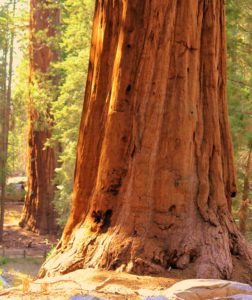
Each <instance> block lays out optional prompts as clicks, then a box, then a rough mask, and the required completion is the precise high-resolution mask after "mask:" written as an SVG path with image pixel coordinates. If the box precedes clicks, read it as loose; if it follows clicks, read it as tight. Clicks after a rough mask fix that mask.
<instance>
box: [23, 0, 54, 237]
mask: <svg viewBox="0 0 252 300" xmlns="http://www.w3.org/2000/svg"><path fill="white" fill-rule="evenodd" d="M52 4H53V3H52V2H51V1H50V2H49V1H47V0H30V86H31V87H32V85H33V83H34V80H35V78H36V75H37V74H39V75H40V74H42V79H41V80H47V79H48V80H51V79H52V78H51V77H50V75H49V69H50V66H51V63H52V62H53V61H55V60H57V51H55V49H52V48H50V47H49V46H48V45H47V44H46V43H47V41H48V40H49V42H50V39H52V38H53V37H55V34H56V25H57V24H58V19H59V10H58V8H52V7H51V5H52ZM41 33H44V34H46V37H47V39H48V40H46V41H43V39H41V37H40V36H41ZM42 36H43V34H42ZM38 80H39V79H38ZM41 83H42V82H38V86H39V85H40V84H41ZM43 85H44V83H43ZM29 105H30V107H29V136H28V192H27V195H26V198H25V204H24V209H23V214H22V218H21V221H20V226H22V227H26V228H28V229H30V230H32V231H36V232H39V233H41V234H43V233H49V232H53V231H55V213H54V210H53V205H52V200H53V196H54V186H53V183H52V179H53V176H54V169H55V164H56V158H55V151H54V149H53V148H50V147H46V148H45V142H46V141H47V139H49V138H50V137H51V124H46V122H47V121H46V120H44V119H43V117H42V118H41V116H40V115H39V112H38V111H37V110H36V103H34V99H33V98H32V93H31V95H30V104H29ZM47 114H48V116H49V117H50V107H49V106H48V107H47Z"/></svg>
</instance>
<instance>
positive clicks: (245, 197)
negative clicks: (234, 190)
mask: <svg viewBox="0 0 252 300" xmlns="http://www.w3.org/2000/svg"><path fill="white" fill-rule="evenodd" d="M251 162H252V150H251V149H250V150H249V153H248V159H247V164H246V168H245V174H244V183H243V193H242V201H241V207H240V230H241V232H242V233H243V234H245V233H246V223H247V217H248V216H247V215H248V205H249V186H250V185H249V178H250V173H251Z"/></svg>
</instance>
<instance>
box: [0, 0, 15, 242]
mask: <svg viewBox="0 0 252 300" xmlns="http://www.w3.org/2000/svg"><path fill="white" fill-rule="evenodd" d="M12 5H13V8H12V16H13V17H15V11H16V0H14V1H13V3H12ZM14 37H15V34H14V30H13V29H12V30H11V33H10V40H9V43H8V45H7V48H6V51H5V62H6V65H5V76H4V77H5V79H4V80H5V87H4V102H5V103H4V105H3V111H2V112H3V114H2V117H3V119H2V120H3V131H2V132H3V139H2V149H1V150H2V151H1V220H0V241H2V240H3V227H4V210H5V190H6V179H7V158H8V143H9V127H10V124H9V123H10V106H11V90H12V71H13V70H12V69H13V51H14ZM8 55H9V57H8V58H7V56H8Z"/></svg>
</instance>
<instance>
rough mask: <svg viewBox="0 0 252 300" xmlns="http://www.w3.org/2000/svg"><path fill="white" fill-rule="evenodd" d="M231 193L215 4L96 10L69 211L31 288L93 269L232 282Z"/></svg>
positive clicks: (238, 243) (240, 247)
mask: <svg viewBox="0 0 252 300" xmlns="http://www.w3.org/2000/svg"><path fill="white" fill-rule="evenodd" d="M235 193H236V185H235V175H234V167H233V153H232V144H231V137H230V132H229V123H228V113H227V101H226V41H225V16H224V1H223V0H217V1H206V0H205V1H195V0H188V1H175V0H174V1H173V0H171V1H161V0H154V1H150V0H149V1H148V0H146V1H142V0H128V1H118V2H114V1H108V0H107V1H97V3H96V10H95V17H94V25H93V36H92V48H91V57H90V66H89V74H88V80H87V87H86V95H85V101H84V110H83V117H82V122H81V127H80V135H79V142H78V153H77V164H76V174H75V183H74V192H73V203H72V211H71V215H70V218H69V220H68V223H67V225H66V228H65V230H64V234H63V236H62V239H61V242H60V243H59V245H58V247H57V249H56V251H55V253H54V254H53V255H52V257H51V258H49V260H48V261H47V262H46V263H45V264H44V265H43V267H42V268H41V271H40V275H39V276H40V277H43V276H45V275H48V276H50V275H53V274H56V273H67V272H70V271H72V270H75V269H77V268H83V267H101V268H106V269H118V268H120V269H121V270H126V271H128V272H134V273H138V274H145V273H159V272H161V271H162V270H163V269H167V268H169V267H172V268H181V269H183V268H186V267H188V266H189V265H190V264H191V263H192V262H194V264H193V265H194V266H195V269H196V272H197V276H198V277H212V278H214V277H216V278H220V277H221V278H230V276H231V273H232V269H233V266H232V254H233V255H243V256H245V258H246V259H247V261H248V265H249V266H250V262H251V258H252V254H251V250H249V248H248V246H247V244H246V242H245V240H244V239H243V237H242V236H241V234H240V233H239V231H238V229H237V227H236V226H235V224H234V221H233V218H232V215H231V197H232V196H234V195H235Z"/></svg>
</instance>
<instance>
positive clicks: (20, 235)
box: [0, 202, 57, 286]
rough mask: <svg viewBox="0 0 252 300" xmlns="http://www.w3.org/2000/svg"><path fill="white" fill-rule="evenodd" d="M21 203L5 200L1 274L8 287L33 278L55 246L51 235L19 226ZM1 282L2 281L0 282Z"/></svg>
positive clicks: (54, 239)
mask: <svg viewBox="0 0 252 300" xmlns="http://www.w3.org/2000/svg"><path fill="white" fill-rule="evenodd" d="M22 208H23V203H18V202H7V203H6V206H5V222H4V235H3V243H1V244H0V275H1V277H2V280H5V281H6V284H8V285H9V286H17V285H19V284H21V283H22V282H23V280H25V279H27V278H29V279H32V278H34V277H35V276H36V275H37V273H38V271H39V268H40V266H41V264H42V263H43V261H44V260H45V257H46V256H47V255H48V253H49V252H50V250H51V249H52V248H53V247H54V246H55V245H56V243H57V239H56V238H55V237H54V236H49V235H46V236H41V235H38V234H36V233H33V232H30V231H27V230H25V229H22V228H20V227H19V226H18V222H19V220H20V216H21V212H22ZM0 285H1V284H0Z"/></svg>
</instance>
